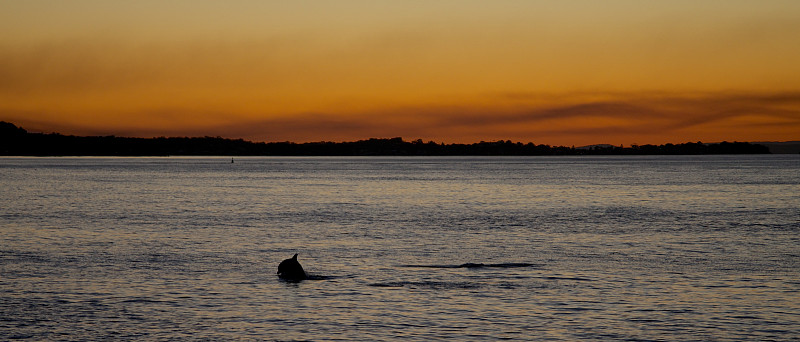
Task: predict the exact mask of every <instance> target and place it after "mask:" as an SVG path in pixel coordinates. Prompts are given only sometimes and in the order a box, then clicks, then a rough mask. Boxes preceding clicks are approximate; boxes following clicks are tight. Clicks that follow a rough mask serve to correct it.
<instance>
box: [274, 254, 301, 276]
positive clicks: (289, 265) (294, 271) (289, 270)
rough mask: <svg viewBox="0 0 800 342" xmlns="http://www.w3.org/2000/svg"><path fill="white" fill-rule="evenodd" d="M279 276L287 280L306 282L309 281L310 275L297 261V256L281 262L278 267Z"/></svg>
mask: <svg viewBox="0 0 800 342" xmlns="http://www.w3.org/2000/svg"><path fill="white" fill-rule="evenodd" d="M278 276H279V277H281V278H282V279H287V280H305V279H308V274H306V271H305V270H304V269H303V266H301V265H300V262H299V261H297V254H295V255H294V256H293V257H291V258H290V259H286V260H284V261H281V263H280V264H279V265H278Z"/></svg>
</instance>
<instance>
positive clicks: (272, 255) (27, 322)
mask: <svg viewBox="0 0 800 342" xmlns="http://www.w3.org/2000/svg"><path fill="white" fill-rule="evenodd" d="M0 191H2V192H1V193H0V340H9V339H22V340H31V341H40V340H70V341H74V340H81V341H84V340H312V341H316V340H320V341H321V340H344V341H359V340H360V341H382V340H416V341H426V340H437V339H452V340H458V341H464V340H481V341H485V340H543V341H544V340H549V341H574V340H634V341H639V340H655V341H752V340H778V341H789V340H798V339H800V156H798V155H766V156H764V155H762V156H651V157H553V158H551V157H532V158H516V157H515V158H499V157H486V158H478V157H458V158H389V157H371V158H236V159H235V163H233V164H231V160H230V158H0ZM295 253H299V260H300V262H301V263H302V264H303V266H304V267H305V268H306V271H308V272H309V273H310V274H311V275H312V279H311V280H306V281H302V282H299V283H292V282H286V281H282V280H279V279H278V278H277V276H276V274H275V273H276V271H277V265H278V263H279V262H280V261H281V260H283V259H286V258H289V257H291V256H292V255H294V254H295Z"/></svg>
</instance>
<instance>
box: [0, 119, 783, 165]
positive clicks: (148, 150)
mask: <svg viewBox="0 0 800 342" xmlns="http://www.w3.org/2000/svg"><path fill="white" fill-rule="evenodd" d="M765 153H770V150H769V148H768V147H767V146H764V145H760V144H752V143H747V142H721V143H713V144H704V143H702V142H694V143H692V142H687V143H683V144H664V145H633V146H630V147H622V146H611V145H595V146H586V147H579V148H576V147H574V146H573V147H565V146H550V145H536V144H534V143H526V144H523V143H520V142H512V141H510V140H506V141H503V140H500V141H495V142H484V141H481V142H479V143H472V144H444V143H436V142H433V141H429V142H423V141H422V140H421V139H417V140H414V141H404V140H403V139H402V138H389V139H369V140H360V141H355V142H310V143H293V142H270V143H264V142H250V141H246V140H243V139H225V138H221V137H194V138H188V137H172V138H167V137H160V138H127V137H116V136H74V135H62V134H58V133H48V134H44V133H30V132H28V131H26V130H25V129H23V128H21V127H17V126H16V125H14V124H12V123H8V122H3V121H0V155H5V156H170V155H176V156H177V155H182V156H553V155H679V154H682V155H687V154H689V155H693V154H765Z"/></svg>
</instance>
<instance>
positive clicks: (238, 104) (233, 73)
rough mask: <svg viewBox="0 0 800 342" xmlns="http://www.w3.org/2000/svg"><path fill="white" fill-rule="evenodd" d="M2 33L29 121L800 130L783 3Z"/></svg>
mask: <svg viewBox="0 0 800 342" xmlns="http://www.w3.org/2000/svg"><path fill="white" fill-rule="evenodd" d="M0 32H3V35H0V120H3V121H10V122H13V123H15V124H17V125H19V126H22V127H24V128H26V129H28V130H30V131H45V132H53V131H57V132H61V133H65V134H79V135H111V134H114V135H118V136H142V137H152V136H223V137H230V138H245V139H248V140H254V141H287V140H289V141H297V142H303V141H322V140H326V141H345V140H348V141H349V140H357V139H366V138H372V137H397V136H401V137H404V138H405V139H406V140H413V139H417V138H421V139H423V140H426V141H428V140H434V141H437V142H477V141H481V140H485V141H491V140H498V139H504V140H508V139H510V140H514V141H522V142H535V143H538V144H551V145H586V144H596V143H610V144H615V145H618V144H625V145H630V144H633V143H638V144H647V143H655V144H660V143H666V142H674V143H679V142H686V141H705V142H714V141H721V140H728V141H733V140H738V141H776V140H800V63H798V61H800V44H798V42H800V1H794V0H791V1H737V0H727V1H698V0H693V1H658V2H656V1H634V0H631V1H615V0H609V1H588V0H587V1H533V0H518V1H504V0H499V1H472V0H450V1H437V0H433V1H417V0H404V1H371V0H369V1H368V0H365V1H349V0H342V1H282V2H278V1H244V0H229V1H210V0H209V1H204V0H192V1H149V0H141V1H139V0H137V1H107V0H74V1H41V0H20V1H18V0H6V1H3V2H0Z"/></svg>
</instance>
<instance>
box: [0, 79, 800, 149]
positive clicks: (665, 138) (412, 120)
mask: <svg viewBox="0 0 800 342" xmlns="http://www.w3.org/2000/svg"><path fill="white" fill-rule="evenodd" d="M535 97H537V99H538V98H541V96H539V95H536V96H535ZM586 98H587V96H585V95H576V96H574V98H572V99H568V98H563V97H562V98H558V99H557V100H558V101H559V102H560V103H559V104H549V105H546V104H541V103H538V102H537V101H538V100H537V101H534V102H536V103H526V100H525V99H524V97H521V96H519V95H517V99H516V100H515V101H512V102H513V103H509V102H503V101H502V99H499V100H497V101H496V102H491V101H489V102H486V103H485V104H482V105H466V104H464V105H453V104H451V105H445V104H442V105H428V106H405V107H393V108H378V109H372V110H364V111H359V112H348V113H342V112H334V111H331V112H324V111H319V112H307V113H298V114H285V115H280V116H265V117H252V116H245V115H240V116H236V115H232V114H231V113H230V112H226V111H215V110H206V111H197V110H193V109H181V108H160V109H151V110H144V111H139V112H136V113H133V112H128V113H124V114H121V115H120V117H123V118H125V117H127V118H130V117H138V118H140V119H139V122H137V123H131V122H123V121H121V122H120V123H119V124H118V125H105V126H91V125H89V124H86V123H71V124H67V123H63V122H61V123H58V122H52V123H51V127H59V128H61V129H65V128H66V129H67V130H68V131H67V133H70V134H87V133H91V134H97V135H106V134H116V135H128V136H162V135H167V136H223V137H230V138H245V139H249V140H255V141H296V142H307V141H348V140H358V139H367V138H373V137H397V136H401V137H405V138H407V139H416V138H422V139H425V140H435V141H442V142H475V141H481V140H485V141H491V140H500V139H504V140H506V139H510V140H514V141H522V142H528V141H531V142H535V143H546V144H552V145H572V144H576V145H578V144H591V143H614V144H620V143H626V144H627V143H632V142H639V143H664V142H685V141H696V140H703V141H715V140H740V141H754V140H797V139H798V138H800V136H798V133H797V132H800V93H797V92H779V93H717V94H702V95H694V94H690V95H687V94H668V93H661V94H652V93H651V94H647V93H642V94H621V93H620V94H601V96H590V98H591V99H589V100H585V99H586ZM599 98H602V99H599ZM134 114H135V115H134ZM21 116H30V113H29V112H14V111H11V110H6V111H2V110H0V120H2V119H5V118H11V119H20V117H21ZM23 119H24V118H23ZM51 120H52V119H51ZM22 121H23V122H19V124H22V125H23V127H24V126H25V123H26V122H25V120H22ZM28 122H29V123H34V124H35V126H38V127H44V126H47V124H48V123H47V122H46V120H39V121H28ZM70 127H71V129H70ZM26 128H28V127H26Z"/></svg>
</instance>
